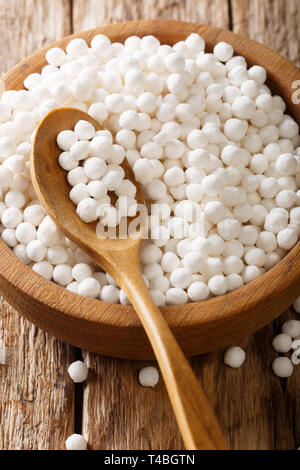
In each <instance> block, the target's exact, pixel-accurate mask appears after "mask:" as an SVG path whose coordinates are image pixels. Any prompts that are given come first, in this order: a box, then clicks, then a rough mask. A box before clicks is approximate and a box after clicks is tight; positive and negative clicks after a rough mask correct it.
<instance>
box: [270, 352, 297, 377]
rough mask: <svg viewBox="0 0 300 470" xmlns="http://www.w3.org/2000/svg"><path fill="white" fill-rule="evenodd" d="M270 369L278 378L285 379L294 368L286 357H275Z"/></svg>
mask: <svg viewBox="0 0 300 470" xmlns="http://www.w3.org/2000/svg"><path fill="white" fill-rule="evenodd" d="M272 369H273V372H274V374H275V375H277V376H278V377H281V378H287V377H290V376H291V375H292V373H293V370H294V367H293V364H292V362H291V360H290V359H289V358H288V357H277V358H276V359H275V360H274V361H273V364H272Z"/></svg>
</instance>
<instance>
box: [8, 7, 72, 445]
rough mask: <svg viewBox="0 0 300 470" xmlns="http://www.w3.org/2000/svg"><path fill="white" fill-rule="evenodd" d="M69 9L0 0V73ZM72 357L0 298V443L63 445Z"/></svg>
mask: <svg viewBox="0 0 300 470" xmlns="http://www.w3.org/2000/svg"><path fill="white" fill-rule="evenodd" d="M20 4H21V5H20ZM20 7H21V8H20ZM69 13H70V8H69V2H66V1H65V0H43V1H42V2H41V1H40V0H22V1H21V2H20V0H0V31H1V52H0V56H1V60H0V74H2V73H3V72H4V71H7V70H9V68H11V67H12V66H13V65H15V63H16V62H18V61H19V60H21V59H23V58H24V57H25V56H26V55H28V54H30V53H32V52H34V51H35V50H36V49H39V48H41V47H43V46H44V45H45V44H46V43H48V42H51V41H54V40H55V39H57V38H59V37H61V36H62V35H65V34H68V33H70V16H69ZM73 358H74V350H73V348H71V347H70V346H67V345H66V344H63V343H61V342H60V341H58V340H57V339H55V338H54V337H52V336H51V335H48V334H47V333H44V332H43V331H42V330H38V329H37V328H36V327H35V326H33V325H32V324H31V323H29V322H28V321H27V320H25V319H24V318H23V317H21V316H20V315H19V314H18V313H17V312H16V311H15V310H13V309H12V308H11V307H10V306H9V305H8V304H7V303H6V302H4V301H3V300H1V303H0V397H1V400H0V429H1V431H0V449H5V450H7V449H64V448H65V446H64V441H65V439H66V437H67V436H68V435H69V434H71V433H72V432H73V429H74V413H73V407H74V399H73V389H74V387H73V383H72V382H71V380H70V379H69V378H68V375H67V372H66V371H67V367H68V364H69V363H70V362H72V360H73Z"/></svg>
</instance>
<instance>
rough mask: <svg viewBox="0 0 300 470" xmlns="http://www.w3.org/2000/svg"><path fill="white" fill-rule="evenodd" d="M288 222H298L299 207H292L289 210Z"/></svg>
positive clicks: (299, 217)
mask: <svg viewBox="0 0 300 470" xmlns="http://www.w3.org/2000/svg"><path fill="white" fill-rule="evenodd" d="M290 223H291V224H300V208H299V207H294V208H293V209H292V210H291V211H290Z"/></svg>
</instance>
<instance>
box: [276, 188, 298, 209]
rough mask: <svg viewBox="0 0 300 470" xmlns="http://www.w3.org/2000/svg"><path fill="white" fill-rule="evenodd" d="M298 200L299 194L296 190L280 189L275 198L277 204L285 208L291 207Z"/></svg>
mask: <svg viewBox="0 0 300 470" xmlns="http://www.w3.org/2000/svg"><path fill="white" fill-rule="evenodd" d="M296 200H297V195H296V193H295V192H294V191H290V190H283V191H280V192H279V193H278V194H277V196H276V199H275V202H276V206H278V207H283V208H284V209H291V208H292V207H293V206H294V205H295V203H296Z"/></svg>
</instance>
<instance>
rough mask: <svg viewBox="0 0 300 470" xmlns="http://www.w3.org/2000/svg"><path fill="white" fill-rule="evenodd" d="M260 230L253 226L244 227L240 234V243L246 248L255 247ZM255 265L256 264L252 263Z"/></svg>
mask: <svg viewBox="0 0 300 470" xmlns="http://www.w3.org/2000/svg"><path fill="white" fill-rule="evenodd" d="M257 237H258V230H257V229H256V228H255V227H254V226H252V225H246V226H243V227H242V229H241V231H240V233H239V237H238V238H239V241H240V242H241V243H242V244H243V245H245V246H251V245H254V244H255V243H256V241H257ZM250 264H254V263H250Z"/></svg>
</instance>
